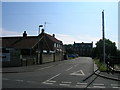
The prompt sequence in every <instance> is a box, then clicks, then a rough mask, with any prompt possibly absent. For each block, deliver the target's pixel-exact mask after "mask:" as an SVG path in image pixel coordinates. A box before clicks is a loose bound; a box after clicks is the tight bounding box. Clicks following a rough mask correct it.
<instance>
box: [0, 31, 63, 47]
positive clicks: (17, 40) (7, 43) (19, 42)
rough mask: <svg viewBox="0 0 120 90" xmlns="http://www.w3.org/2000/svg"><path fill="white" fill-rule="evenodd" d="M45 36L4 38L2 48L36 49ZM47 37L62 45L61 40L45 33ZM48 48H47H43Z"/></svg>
mask: <svg viewBox="0 0 120 90" xmlns="http://www.w3.org/2000/svg"><path fill="white" fill-rule="evenodd" d="M42 35H43V34H40V35H39V36H27V37H22V36H21V37H2V47H4V48H20V49H22V48H26V49H27V48H32V47H34V46H35V45H36V44H37V43H38V41H39V40H40V38H41V37H42ZM44 35H45V36H46V37H48V38H49V39H50V41H52V42H55V43H59V44H62V42H61V41H60V40H57V39H56V38H54V37H53V36H51V35H49V34H46V33H44ZM43 47H46V46H43Z"/></svg>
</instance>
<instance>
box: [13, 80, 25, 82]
mask: <svg viewBox="0 0 120 90" xmlns="http://www.w3.org/2000/svg"><path fill="white" fill-rule="evenodd" d="M15 81H18V82H23V80H15Z"/></svg>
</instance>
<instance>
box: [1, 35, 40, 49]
mask: <svg viewBox="0 0 120 90" xmlns="http://www.w3.org/2000/svg"><path fill="white" fill-rule="evenodd" d="M37 41H38V38H37V36H34V37H33V36H31V37H29V36H28V37H2V47H14V48H31V47H32V46H33V45H34V44H35V43H36V42H37Z"/></svg>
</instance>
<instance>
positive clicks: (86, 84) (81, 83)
mask: <svg viewBox="0 0 120 90" xmlns="http://www.w3.org/2000/svg"><path fill="white" fill-rule="evenodd" d="M77 84H81V85H87V83H77Z"/></svg>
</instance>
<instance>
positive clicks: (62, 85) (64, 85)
mask: <svg viewBox="0 0 120 90" xmlns="http://www.w3.org/2000/svg"><path fill="white" fill-rule="evenodd" d="M59 85H61V86H70V84H59Z"/></svg>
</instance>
